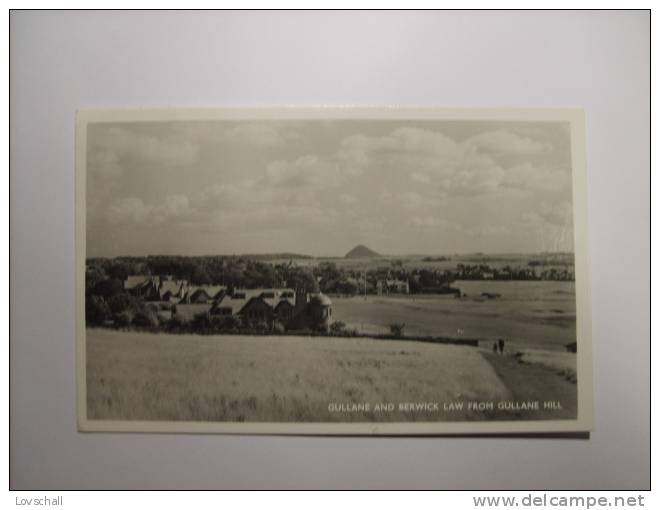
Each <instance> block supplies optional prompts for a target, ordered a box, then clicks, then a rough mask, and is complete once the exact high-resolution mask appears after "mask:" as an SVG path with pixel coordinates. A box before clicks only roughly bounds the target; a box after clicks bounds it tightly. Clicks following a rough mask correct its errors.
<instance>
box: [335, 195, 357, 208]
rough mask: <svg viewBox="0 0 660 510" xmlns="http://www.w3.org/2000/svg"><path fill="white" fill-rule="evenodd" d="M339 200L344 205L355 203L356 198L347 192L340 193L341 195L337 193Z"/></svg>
mask: <svg viewBox="0 0 660 510" xmlns="http://www.w3.org/2000/svg"><path fill="white" fill-rule="evenodd" d="M339 201H340V202H342V203H343V204H345V205H353V204H355V203H357V201H358V200H357V198H355V197H354V196H353V195H349V194H348V193H342V194H341V195H339Z"/></svg>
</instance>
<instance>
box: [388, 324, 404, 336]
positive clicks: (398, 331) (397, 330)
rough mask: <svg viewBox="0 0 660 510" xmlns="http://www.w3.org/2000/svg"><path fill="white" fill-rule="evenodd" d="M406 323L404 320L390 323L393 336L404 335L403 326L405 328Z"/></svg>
mask: <svg viewBox="0 0 660 510" xmlns="http://www.w3.org/2000/svg"><path fill="white" fill-rule="evenodd" d="M405 327H406V325H405V324H404V323H403V322H393V323H392V324H390V333H392V336H395V337H402V336H404V335H403V328H405Z"/></svg>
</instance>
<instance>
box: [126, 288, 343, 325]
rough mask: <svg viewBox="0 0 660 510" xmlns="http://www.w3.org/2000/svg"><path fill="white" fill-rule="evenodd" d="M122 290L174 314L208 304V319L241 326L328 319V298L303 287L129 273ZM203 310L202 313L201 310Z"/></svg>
mask: <svg viewBox="0 0 660 510" xmlns="http://www.w3.org/2000/svg"><path fill="white" fill-rule="evenodd" d="M124 291H125V292H126V293H128V294H130V295H131V296H133V297H135V298H139V299H141V300H143V301H146V302H152V303H159V304H161V305H164V306H161V309H162V308H165V309H168V308H169V311H170V313H171V317H172V318H175V317H176V316H177V311H178V307H177V305H179V307H181V306H185V305H209V306H208V307H207V308H205V310H206V314H207V315H208V317H209V318H210V319H214V318H220V319H224V318H231V319H234V320H235V322H236V323H240V324H241V325H243V326H246V327H249V326H265V328H266V329H271V330H272V329H274V328H275V325H276V324H277V325H278V326H280V327H281V328H283V329H286V330H292V329H293V330H304V329H311V330H316V331H323V330H327V329H328V328H329V326H330V324H331V322H332V301H331V300H330V298H329V297H328V296H326V295H325V294H323V293H322V292H315V293H308V292H306V291H305V290H304V289H301V290H298V291H296V290H294V289H288V288H276V289H262V288H258V289H230V288H228V287H226V286H224V285H201V286H195V285H190V284H189V282H188V281H187V280H177V279H174V278H173V277H172V276H171V275H165V276H162V277H161V276H140V275H131V276H129V277H128V278H127V279H126V280H125V281H124ZM202 313H204V312H202Z"/></svg>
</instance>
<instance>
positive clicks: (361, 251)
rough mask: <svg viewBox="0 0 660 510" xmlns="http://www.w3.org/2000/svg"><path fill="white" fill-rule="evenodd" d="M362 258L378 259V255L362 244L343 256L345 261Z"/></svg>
mask: <svg viewBox="0 0 660 510" xmlns="http://www.w3.org/2000/svg"><path fill="white" fill-rule="evenodd" d="M362 257H380V255H379V254H378V253H376V252H375V251H373V250H370V249H369V248H367V247H366V246H364V245H363V244H360V245H358V246H356V247H355V248H353V249H352V250H351V251H349V252H348V253H347V254H346V255H345V256H344V258H346V259H357V258H362Z"/></svg>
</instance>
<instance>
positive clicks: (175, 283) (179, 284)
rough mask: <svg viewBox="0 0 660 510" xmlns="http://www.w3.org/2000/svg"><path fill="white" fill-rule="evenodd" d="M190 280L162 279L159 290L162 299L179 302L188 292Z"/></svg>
mask: <svg viewBox="0 0 660 510" xmlns="http://www.w3.org/2000/svg"><path fill="white" fill-rule="evenodd" d="M187 288H188V282H187V281H186V280H161V283H160V287H159V289H158V292H159V294H160V300H161V301H169V302H170V303H178V302H179V301H181V298H183V296H184V295H185V293H186V290H187Z"/></svg>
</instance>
